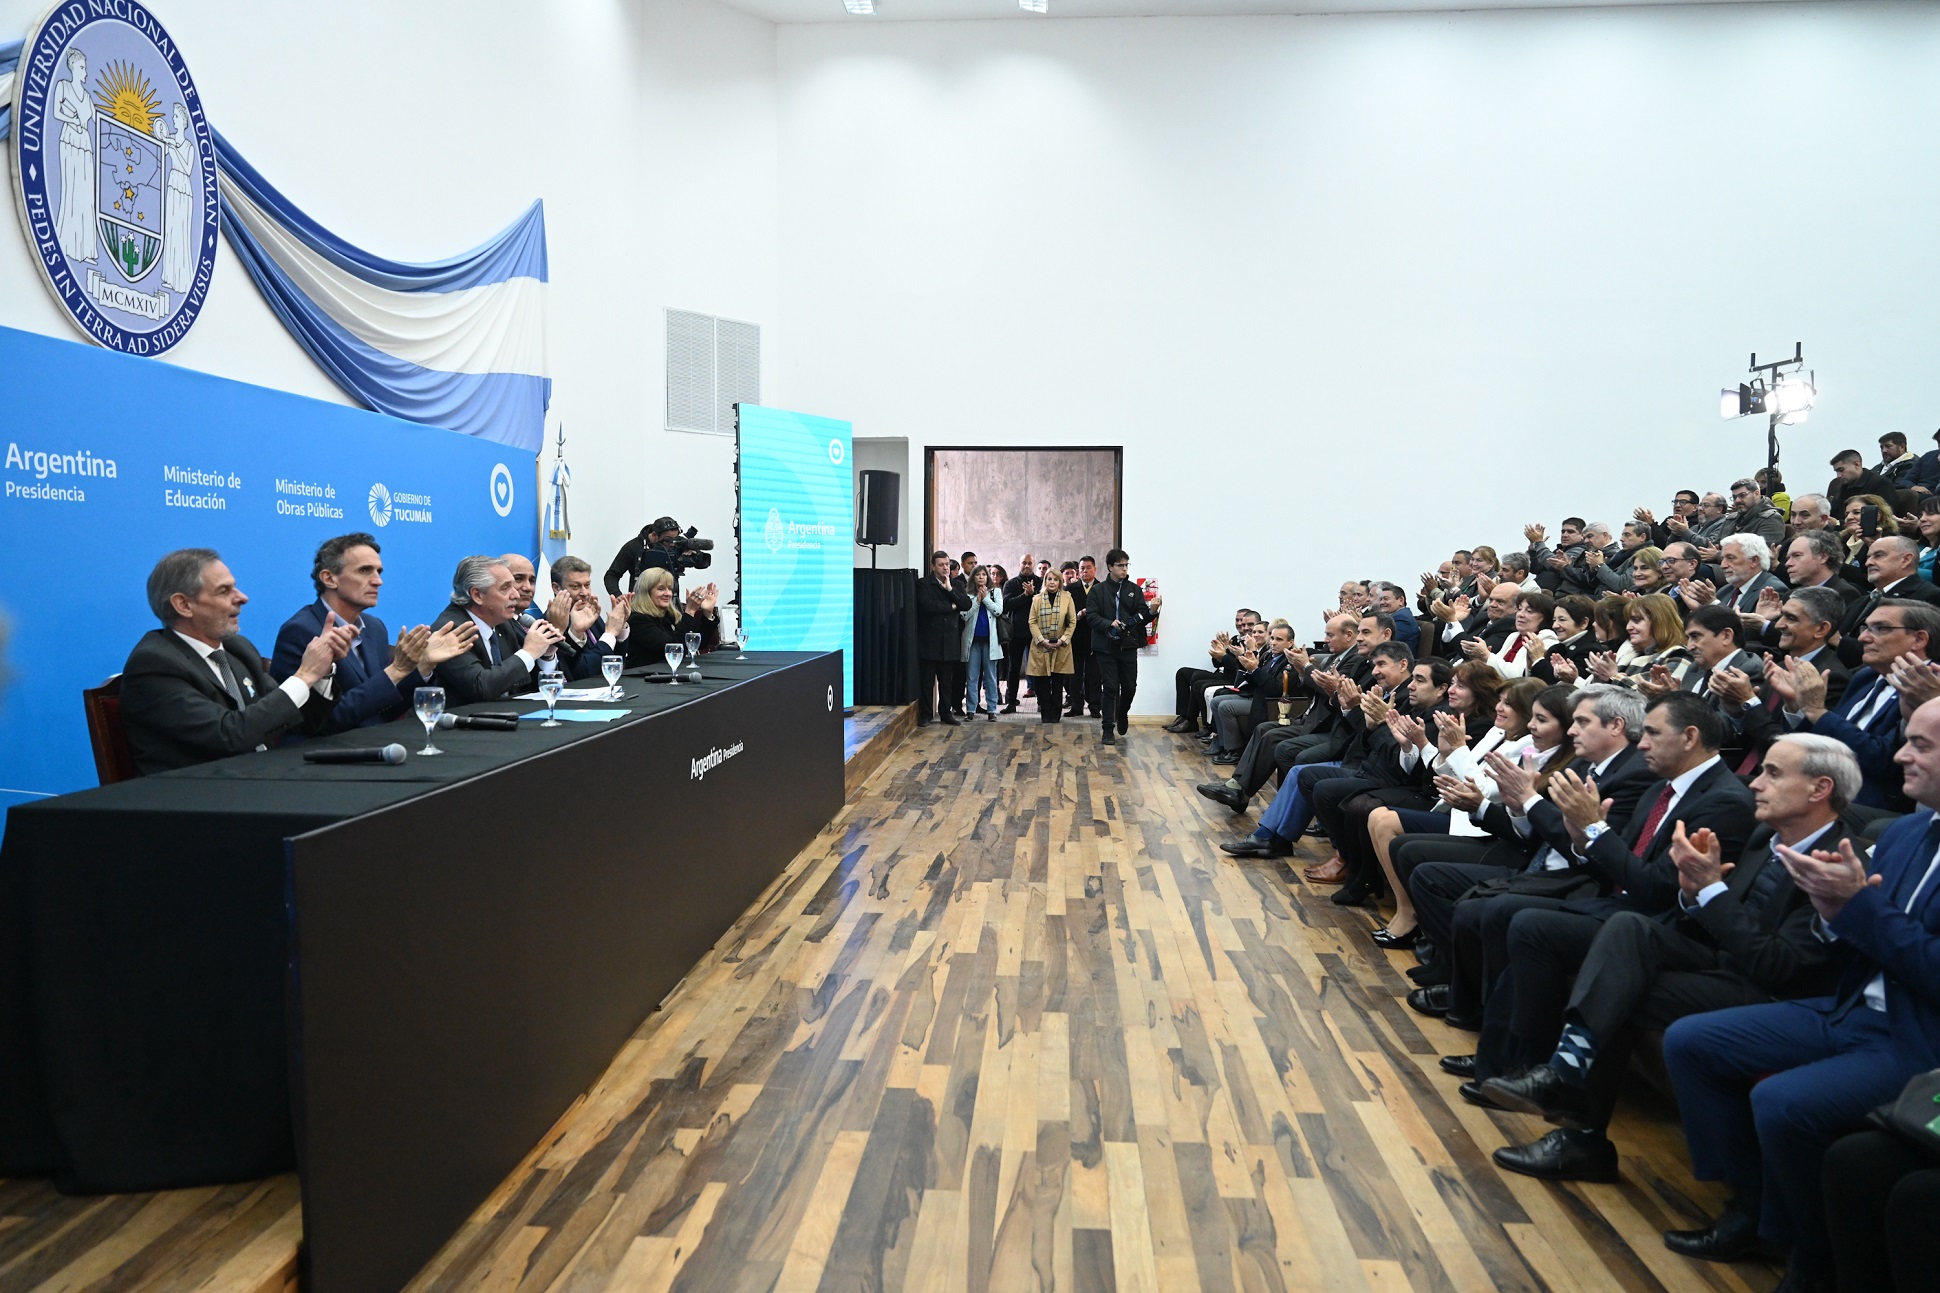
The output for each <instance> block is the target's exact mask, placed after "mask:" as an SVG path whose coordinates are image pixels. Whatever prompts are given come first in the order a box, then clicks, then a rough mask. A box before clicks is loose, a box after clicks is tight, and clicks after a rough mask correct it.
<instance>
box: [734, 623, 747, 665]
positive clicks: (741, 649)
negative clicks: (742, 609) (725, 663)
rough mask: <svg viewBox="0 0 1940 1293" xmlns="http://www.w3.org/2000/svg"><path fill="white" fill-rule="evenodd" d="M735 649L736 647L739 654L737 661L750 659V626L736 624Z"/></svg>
mask: <svg viewBox="0 0 1940 1293" xmlns="http://www.w3.org/2000/svg"><path fill="white" fill-rule="evenodd" d="M734 647H735V651H736V652H737V654H736V655H735V657H734V658H735V659H736V660H746V659H747V658H748V626H747V625H745V624H740V623H737V624H735V626H734Z"/></svg>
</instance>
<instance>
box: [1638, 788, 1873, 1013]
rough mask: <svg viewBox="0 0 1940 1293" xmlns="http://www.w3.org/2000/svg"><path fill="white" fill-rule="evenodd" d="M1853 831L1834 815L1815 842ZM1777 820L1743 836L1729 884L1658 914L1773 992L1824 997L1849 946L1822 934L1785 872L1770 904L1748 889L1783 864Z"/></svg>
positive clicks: (1830, 841) (1831, 842)
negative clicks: (1775, 843) (1751, 899)
mask: <svg viewBox="0 0 1940 1293" xmlns="http://www.w3.org/2000/svg"><path fill="white" fill-rule="evenodd" d="M1846 835H1847V832H1846V828H1845V825H1844V824H1843V823H1841V822H1838V821H1834V822H1833V824H1832V826H1831V828H1830V829H1829V830H1827V831H1826V833H1825V834H1823V835H1821V836H1820V837H1819V838H1818V841H1817V842H1816V843H1815V844H1814V845H1813V847H1814V848H1815V849H1836V848H1838V847H1839V841H1840V840H1842V839H1845V838H1846ZM1771 845H1772V828H1771V827H1769V826H1765V825H1762V824H1761V825H1760V826H1759V827H1758V829H1757V830H1755V831H1753V832H1752V833H1751V838H1750V839H1748V840H1746V841H1745V850H1744V852H1743V853H1741V854H1739V855H1738V857H1736V858H1735V859H1728V860H1731V861H1735V862H1736V863H1737V865H1736V866H1735V867H1733V868H1732V870H1731V872H1730V873H1729V874H1727V875H1726V876H1725V878H1724V883H1725V891H1724V892H1723V893H1721V894H1719V895H1718V896H1717V897H1715V898H1713V899H1712V900H1711V901H1710V902H1707V903H1705V904H1704V905H1703V906H1702V907H1697V906H1691V907H1686V906H1684V905H1683V903H1682V902H1681V901H1680V902H1679V904H1678V906H1677V907H1676V908H1674V909H1672V910H1671V911H1668V912H1666V913H1664V915H1663V916H1661V917H1660V918H1659V919H1661V920H1663V921H1664V922H1665V923H1666V924H1668V925H1671V926H1673V927H1674V928H1675V929H1677V931H1678V932H1679V933H1682V934H1684V935H1686V936H1688V937H1692V938H1695V939H1697V940H1698V941H1699V942H1701V943H1704V944H1706V945H1708V946H1711V947H1715V948H1716V949H1717V950H1718V951H1719V952H1721V953H1723V955H1724V965H1725V968H1727V969H1729V970H1731V971H1733V972H1734V973H1736V974H1738V975H1740V976H1741V977H1743V978H1744V979H1745V980H1746V982H1748V983H1751V984H1753V985H1754V986H1756V987H1759V988H1762V989H1764V990H1765V991H1766V992H1769V993H1770V994H1771V995H1772V996H1774V997H1818V996H1824V995H1826V994H1828V993H1830V992H1832V991H1833V990H1834V989H1835V988H1836V987H1837V986H1838V983H1839V977H1840V973H1841V971H1842V970H1843V969H1844V968H1845V964H1846V959H1847V949H1846V948H1844V947H1842V946H1841V945H1839V944H1837V943H1829V942H1827V941H1826V940H1825V939H1823V938H1820V937H1819V935H1818V933H1817V931H1816V930H1815V929H1814V928H1813V926H1814V923H1815V922H1814V916H1815V914H1816V913H1814V911H1813V910H1812V904H1811V902H1810V901H1808V900H1807V898H1806V896H1805V893H1804V891H1803V890H1801V889H1800V888H1799V887H1798V886H1797V885H1795V884H1793V883H1792V877H1791V875H1790V874H1789V873H1788V874H1781V875H1780V876H1779V878H1778V882H1777V884H1776V886H1775V887H1774V888H1773V889H1772V891H1771V893H1770V895H1769V896H1768V897H1767V898H1766V899H1765V904H1764V906H1763V907H1762V908H1759V909H1758V910H1755V911H1754V910H1753V909H1752V908H1751V907H1750V906H1749V905H1748V904H1747V903H1746V902H1745V894H1746V893H1747V892H1748V891H1749V890H1750V889H1751V887H1752V884H1753V882H1754V881H1756V880H1757V879H1758V877H1759V875H1760V874H1761V873H1762V872H1763V871H1764V869H1765V868H1766V867H1777V868H1778V869H1779V870H1780V872H1784V871H1785V866H1784V863H1782V862H1780V861H1779V860H1778V859H1777V858H1776V857H1774V856H1773V855H1772V851H1771Z"/></svg>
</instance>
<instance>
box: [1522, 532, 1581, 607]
mask: <svg viewBox="0 0 1940 1293" xmlns="http://www.w3.org/2000/svg"><path fill="white" fill-rule="evenodd" d="M1556 531H1557V537H1556V547H1555V548H1554V549H1551V548H1550V546H1549V534H1548V531H1546V530H1544V529H1543V527H1542V526H1541V525H1538V524H1530V525H1525V526H1523V527H1522V535H1523V537H1524V538H1525V539H1527V540H1529V548H1528V554H1527V555H1528V558H1529V569H1530V570H1531V571H1532V572H1533V573H1534V574H1535V576H1536V584H1537V586H1538V587H1539V588H1541V589H1542V590H1543V591H1544V592H1546V593H1551V594H1555V595H1559V596H1560V595H1566V594H1569V593H1573V592H1583V591H1586V590H1585V589H1583V588H1581V587H1579V586H1578V585H1576V584H1574V583H1572V584H1569V585H1568V586H1565V583H1564V578H1563V572H1564V571H1566V570H1569V569H1571V568H1572V567H1575V566H1578V565H1580V564H1581V562H1582V558H1583V549H1584V547H1585V543H1584V539H1583V518H1582V517H1580V516H1566V517H1564V518H1563V523H1562V524H1561V525H1559V526H1557V527H1556Z"/></svg>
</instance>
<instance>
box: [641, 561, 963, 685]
mask: <svg viewBox="0 0 1940 1293" xmlns="http://www.w3.org/2000/svg"><path fill="white" fill-rule="evenodd" d="M663 575H664V577H663ZM674 592H675V589H674V576H673V572H672V571H671V570H669V571H665V572H662V571H657V570H648V571H644V572H642V573H641V575H640V582H639V583H638V584H636V585H635V586H634V589H633V602H632V605H631V606H629V607H628V615H627V620H626V622H627V639H626V664H627V668H629V669H634V668H638V667H639V666H641V665H651V664H659V665H663V666H664V665H665V664H666V663H667V646H668V645H669V644H670V643H683V644H684V643H685V642H686V640H687V635H688V634H689V633H698V634H700V635H701V650H703V651H707V650H711V649H712V648H713V646H714V644H715V643H717V642H719V641H720V640H721V617H720V615H719V613H718V612H717V610H716V609H715V608H716V605H717V603H718V602H719V601H720V589H719V588H717V587H716V586H715V585H713V584H708V585H706V586H705V587H701V588H696V589H694V590H692V591H691V592H689V593H688V594H687V604H686V606H684V607H682V606H676V605H675V604H674ZM965 596H968V594H965Z"/></svg>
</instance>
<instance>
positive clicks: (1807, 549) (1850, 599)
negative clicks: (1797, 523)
mask: <svg viewBox="0 0 1940 1293" xmlns="http://www.w3.org/2000/svg"><path fill="white" fill-rule="evenodd" d="M1845 556H1846V550H1845V545H1843V544H1841V543H1840V542H1839V537H1838V536H1837V535H1836V534H1834V533H1832V532H1831V531H1830V530H1810V531H1807V532H1806V533H1804V534H1800V535H1798V536H1797V537H1796V538H1794V539H1793V540H1792V541H1791V542H1790V543H1789V544H1787V545H1786V547H1785V581H1786V582H1787V583H1789V584H1790V585H1791V586H1792V587H1794V588H1829V589H1831V590H1832V591H1833V592H1835V593H1837V594H1839V599H1840V601H1841V602H1843V603H1844V604H1845V605H1847V606H1850V605H1852V604H1853V603H1854V602H1856V601H1859V600H1860V599H1861V598H1863V597H1865V596H1866V594H1865V593H1864V592H1863V591H1861V590H1860V589H1859V588H1857V587H1855V586H1854V585H1852V584H1849V583H1847V582H1846V580H1845V579H1844V578H1843V577H1842V575H1841V573H1840V572H1841V571H1843V570H1844V569H1845V564H1844V563H1845ZM1783 597H1784V595H1783V594H1782V593H1775V594H1774V595H1773V596H1772V597H1769V598H1767V597H1765V596H1764V595H1763V594H1760V596H1759V601H1760V602H1761V603H1762V605H1761V606H1760V607H1759V608H1758V609H1759V610H1760V611H1763V610H1764V608H1765V607H1768V606H1770V604H1771V603H1772V602H1774V601H1782V600H1783Z"/></svg>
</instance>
